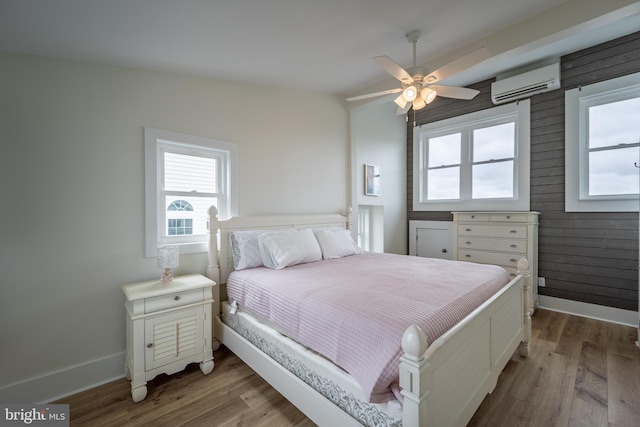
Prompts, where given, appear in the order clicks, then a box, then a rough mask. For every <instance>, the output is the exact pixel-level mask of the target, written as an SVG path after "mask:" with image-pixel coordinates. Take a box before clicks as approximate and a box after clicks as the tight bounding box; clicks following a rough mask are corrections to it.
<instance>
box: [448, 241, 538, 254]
mask: <svg viewBox="0 0 640 427" xmlns="http://www.w3.org/2000/svg"><path fill="white" fill-rule="evenodd" d="M458 247H459V248H460V249H482V250H488V251H497V252H513V253H518V254H525V253H526V252H527V241H526V240H511V239H482V238H479V237H461V238H459V239H458Z"/></svg>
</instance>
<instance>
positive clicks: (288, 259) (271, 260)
mask: <svg viewBox="0 0 640 427" xmlns="http://www.w3.org/2000/svg"><path fill="white" fill-rule="evenodd" d="M258 246H259V247H260V254H261V255H262V263H263V264H264V266H265V267H269V268H273V269H276V270H280V269H282V268H285V267H289V266H292V265H296V264H303V263H306V262H313V261H319V260H321V259H322V251H321V250H320V246H319V245H318V241H317V240H316V238H315V236H314V235H313V232H312V231H311V230H309V229H304V230H296V231H294V232H293V233H291V232H289V233H268V234H262V235H260V236H258Z"/></svg>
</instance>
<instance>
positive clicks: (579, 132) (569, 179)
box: [565, 73, 640, 212]
mask: <svg viewBox="0 0 640 427" xmlns="http://www.w3.org/2000/svg"><path fill="white" fill-rule="evenodd" d="M636 97H640V73H634V74H629V75H626V76H622V77H617V78H614V79H609V80H605V81H601V82H597V83H593V84H590V85H585V86H579V87H577V88H574V89H570V90H567V91H566V92H565V211H566V212H635V211H637V210H638V194H617V195H598V196H589V147H588V137H587V135H588V130H589V129H588V120H587V117H586V116H587V111H588V108H589V107H592V106H596V105H601V104H606V103H608V102H615V101H623V100H625V99H630V98H636ZM635 161H636V162H638V161H639V159H635Z"/></svg>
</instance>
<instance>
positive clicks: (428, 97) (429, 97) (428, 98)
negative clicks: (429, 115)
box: [420, 87, 438, 104]
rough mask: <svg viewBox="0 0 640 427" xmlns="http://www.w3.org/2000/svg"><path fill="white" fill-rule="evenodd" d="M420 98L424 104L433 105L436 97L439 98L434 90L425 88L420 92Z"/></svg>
mask: <svg viewBox="0 0 640 427" xmlns="http://www.w3.org/2000/svg"><path fill="white" fill-rule="evenodd" d="M420 96H421V97H422V98H423V99H424V102H426V103H427V104H431V103H432V102H433V100H434V99H436V96H438V92H437V91H436V90H434V89H431V88H428V87H425V88H423V89H422V90H421V91H420Z"/></svg>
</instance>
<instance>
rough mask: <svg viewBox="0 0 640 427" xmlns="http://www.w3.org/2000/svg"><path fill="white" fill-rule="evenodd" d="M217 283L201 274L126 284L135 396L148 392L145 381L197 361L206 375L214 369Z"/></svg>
mask: <svg viewBox="0 0 640 427" xmlns="http://www.w3.org/2000/svg"><path fill="white" fill-rule="evenodd" d="M215 285H216V284H215V282H213V281H211V280H209V279H207V278H206V277H204V276H202V275H200V274H191V275H187V276H180V277H176V278H175V279H173V281H172V282H169V283H162V282H161V281H160V280H151V281H147V282H137V283H129V284H126V285H123V286H122V290H123V291H124V293H125V296H126V302H125V307H126V311H127V355H126V361H125V374H126V375H127V379H129V380H130V381H131V397H132V398H133V401H134V402H140V401H141V400H143V399H144V398H145V397H146V395H147V381H149V380H151V379H153V378H154V377H155V376H156V375H158V374H161V373H164V374H173V373H176V372H179V371H181V370H183V369H184V368H185V367H186V366H187V365H188V364H189V363H194V362H199V363H200V369H201V370H202V372H203V373H204V374H205V375H207V374H209V373H210V372H211V371H212V370H213V351H212V349H211V324H212V317H211V316H212V314H211V304H212V302H213V290H212V289H213V286H215Z"/></svg>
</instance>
